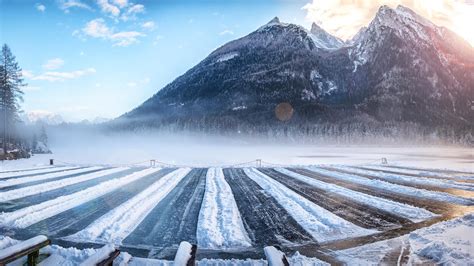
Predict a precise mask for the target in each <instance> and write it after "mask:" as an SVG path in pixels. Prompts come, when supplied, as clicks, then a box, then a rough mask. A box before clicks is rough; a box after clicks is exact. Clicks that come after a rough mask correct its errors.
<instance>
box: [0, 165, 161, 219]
mask: <svg viewBox="0 0 474 266" xmlns="http://www.w3.org/2000/svg"><path fill="white" fill-rule="evenodd" d="M159 170H160V168H148V169H145V170H142V171H138V172H135V173H133V174H130V175H127V176H124V177H120V178H114V179H112V180H108V181H105V182H102V183H100V184H98V185H96V186H93V187H90V188H88V189H85V190H82V191H79V192H76V193H73V194H69V195H65V196H61V197H58V198H55V199H52V200H49V201H45V202H42V203H40V204H36V205H32V206H28V207H25V208H23V209H19V210H16V211H13V212H7V213H5V212H2V213H1V214H0V225H2V226H5V227H14V228H25V227H28V226H30V225H32V224H34V223H37V222H39V221H41V220H44V219H47V218H49V217H52V216H54V215H56V214H58V213H61V212H63V211H66V210H69V209H71V208H74V207H76V206H79V205H81V204H83V203H85V202H88V201H90V200H93V199H95V198H98V197H100V196H102V195H105V194H107V193H109V192H111V191H113V190H115V189H117V188H119V187H121V186H124V185H126V184H129V183H131V182H133V181H136V180H138V179H140V178H142V177H145V176H147V175H151V174H153V173H156V172H158V171H159Z"/></svg>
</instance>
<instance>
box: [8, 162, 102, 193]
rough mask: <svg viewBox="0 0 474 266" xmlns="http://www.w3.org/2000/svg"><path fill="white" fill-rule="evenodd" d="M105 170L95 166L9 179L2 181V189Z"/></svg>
mask: <svg viewBox="0 0 474 266" xmlns="http://www.w3.org/2000/svg"><path fill="white" fill-rule="evenodd" d="M103 168H104V167H99V166H94V167H88V168H81V169H77V170H71V171H63V172H57V173H51V174H44V175H35V176H26V177H21V178H15V179H7V180H4V181H0V188H4V187H9V186H15V185H20V184H24V183H28V182H34V181H41V180H47V179H51V178H56V177H61V176H66V175H74V174H80V173H83V172H88V171H93V170H99V169H103Z"/></svg>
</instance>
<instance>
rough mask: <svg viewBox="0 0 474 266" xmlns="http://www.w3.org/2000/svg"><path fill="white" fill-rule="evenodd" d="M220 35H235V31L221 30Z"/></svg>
mask: <svg viewBox="0 0 474 266" xmlns="http://www.w3.org/2000/svg"><path fill="white" fill-rule="evenodd" d="M219 35H234V32H233V31H231V30H224V31H222V32H220V33H219Z"/></svg>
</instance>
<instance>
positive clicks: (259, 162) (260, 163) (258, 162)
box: [257, 159, 262, 167]
mask: <svg viewBox="0 0 474 266" xmlns="http://www.w3.org/2000/svg"><path fill="white" fill-rule="evenodd" d="M257 167H262V159H257Z"/></svg>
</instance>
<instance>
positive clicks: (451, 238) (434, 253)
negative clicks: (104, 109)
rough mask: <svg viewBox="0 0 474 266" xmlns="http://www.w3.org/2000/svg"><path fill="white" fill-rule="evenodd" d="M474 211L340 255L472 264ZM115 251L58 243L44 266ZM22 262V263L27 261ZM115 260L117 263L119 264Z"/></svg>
mask: <svg viewBox="0 0 474 266" xmlns="http://www.w3.org/2000/svg"><path fill="white" fill-rule="evenodd" d="M473 231H474V214H468V215H465V216H463V217H460V218H456V219H453V220H449V221H446V222H441V223H438V224H434V225H432V226H430V227H426V228H422V229H418V230H415V231H413V232H411V233H409V234H407V235H403V236H400V237H397V238H393V239H389V240H384V241H380V242H375V243H371V244H367V245H363V246H359V247H356V248H351V249H346V250H340V251H337V252H336V257H337V259H338V260H339V261H340V262H343V263H346V264H348V265H379V264H385V265H396V264H403V265H418V264H422V263H427V264H445V265H446V264H447V265H471V264H472V263H473V261H474V245H473V243H472V232H473ZM19 242H20V241H18V240H15V239H12V238H10V237H7V236H0V249H6V248H8V247H11V246H13V245H15V244H17V243H19ZM111 250H113V246H112V247H111V246H107V245H105V246H104V247H103V248H100V249H92V248H89V249H77V248H63V247H60V246H58V245H52V246H48V247H45V248H43V249H42V250H41V254H48V255H49V257H48V258H47V259H46V260H44V261H43V262H42V263H41V264H40V265H44V266H50V265H80V264H81V263H84V262H86V261H87V260H90V259H91V258H94V257H103V256H104V255H105V254H108V253H109V252H110V251H111ZM23 261H24V259H23V260H21V261H19V262H18V264H19V263H21V262H23ZM288 261H289V262H290V265H298V266H299V265H301V266H303V265H329V264H328V263H325V262H324V261H321V260H319V259H317V258H308V257H306V256H303V255H301V254H299V253H298V252H296V253H295V254H292V255H288ZM115 263H116V264H117V265H153V266H154V265H163V266H165V265H174V263H173V261H170V260H157V259H147V258H140V257H134V256H131V255H130V254H128V253H126V252H123V253H121V255H120V256H119V257H118V258H117V259H116V260H115ZM115 263H114V265H115ZM197 265H222V266H226V265H232V266H254V265H255V266H256V265H268V264H267V261H266V259H254V260H252V259H244V260H242V259H201V260H199V261H197Z"/></svg>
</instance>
